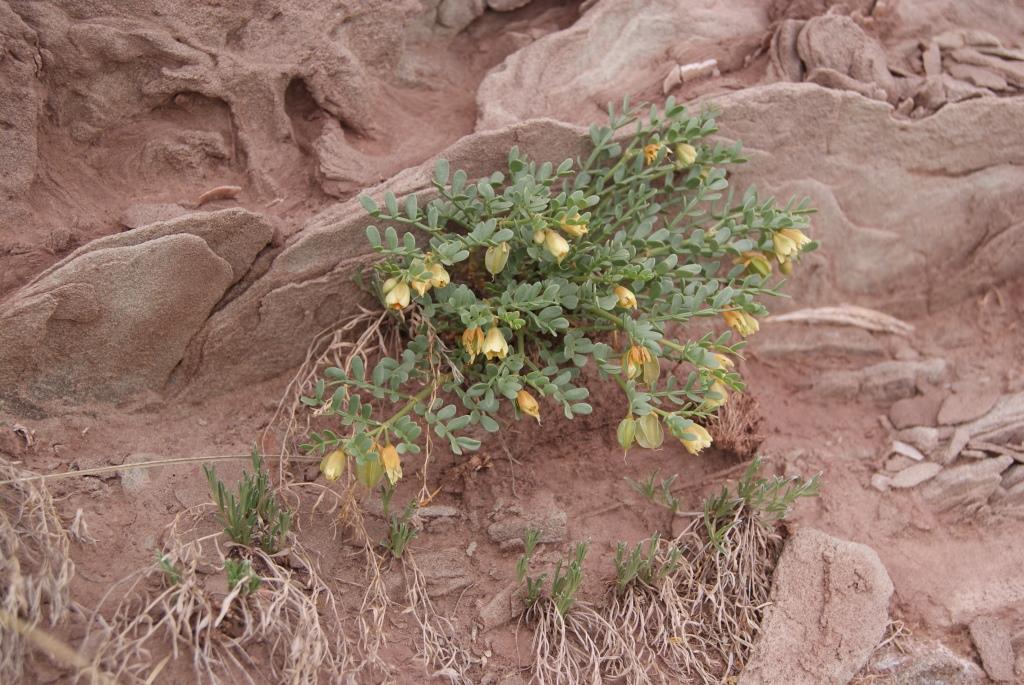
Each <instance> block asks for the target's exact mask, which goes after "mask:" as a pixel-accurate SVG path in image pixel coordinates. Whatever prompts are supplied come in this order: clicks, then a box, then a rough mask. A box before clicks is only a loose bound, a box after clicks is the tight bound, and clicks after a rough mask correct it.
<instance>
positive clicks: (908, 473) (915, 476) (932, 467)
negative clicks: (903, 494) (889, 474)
mask: <svg viewBox="0 0 1024 685" xmlns="http://www.w3.org/2000/svg"><path fill="white" fill-rule="evenodd" d="M940 471H942V465H941V464H935V463H932V462H928V461H926V462H924V463H921V464H914V465H913V466H911V467H909V468H906V469H903V470H902V471H900V472H899V473H897V474H896V475H895V476H893V478H892V487H894V488H913V487H916V486H918V485H920V484H921V483H923V482H925V481H926V480H930V479H931V478H933V477H935V476H936V475H937V474H938V473H939V472H940Z"/></svg>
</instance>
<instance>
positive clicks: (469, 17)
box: [437, 0, 484, 31]
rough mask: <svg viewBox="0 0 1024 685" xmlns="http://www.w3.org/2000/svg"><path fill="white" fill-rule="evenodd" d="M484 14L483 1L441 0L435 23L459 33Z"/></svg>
mask: <svg viewBox="0 0 1024 685" xmlns="http://www.w3.org/2000/svg"><path fill="white" fill-rule="evenodd" d="M483 13H484V0H441V4H440V5H438V7H437V23H439V24H440V25H441V26H444V27H446V28H450V29H453V30H454V31H461V30H462V29H464V28H466V27H467V26H469V25H470V24H472V23H473V21H474V20H475V19H476V18H477V17H479V16H480V15H481V14H483Z"/></svg>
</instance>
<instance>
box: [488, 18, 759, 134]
mask: <svg viewBox="0 0 1024 685" xmlns="http://www.w3.org/2000/svg"><path fill="white" fill-rule="evenodd" d="M767 29H768V17H767V16H766V14H765V12H764V7H763V3H761V2H759V0H719V1H718V2H715V3H711V4H707V3H679V2H675V1H674V0H616V1H615V2H599V3H596V4H594V5H593V6H592V7H590V9H588V10H587V11H586V12H585V13H583V15H582V16H580V18H579V19H577V20H576V21H575V22H574V23H573V24H572V25H571V26H569V27H568V28H565V29H563V30H561V31H557V32H555V33H552V34H549V35H547V36H544V37H542V38H540V39H539V40H537V41H535V42H533V43H531V44H530V45H528V46H526V47H524V48H523V49H521V50H519V51H517V52H514V53H512V54H511V55H509V56H508V57H507V58H505V61H504V62H503V63H502V64H501V65H500V66H498V67H497V68H495V69H493V70H491V72H490V73H488V74H487V76H486V77H485V78H484V79H483V81H482V82H481V84H480V87H479V88H478V90H477V104H478V110H479V115H478V119H477V130H486V129H494V128H498V127H500V126H505V125H508V124H511V123H514V122H517V121H522V120H526V119H529V118H531V117H542V116H543V117H548V116H550V117H555V118H559V119H562V120H564V121H571V122H574V123H579V124H586V123H589V122H590V121H592V120H597V118H601V117H602V114H601V112H602V110H603V109H604V106H605V104H606V103H607V102H608V101H609V98H611V99H613V100H619V99H621V95H622V94H624V93H625V92H626V91H627V87H624V84H627V83H631V82H633V81H632V79H634V78H635V77H640V76H641V75H647V74H651V73H656V74H664V73H668V69H669V67H671V66H672V65H676V64H687V63H690V62H694V61H700V60H706V59H709V58H714V59H717V60H718V62H719V65H720V66H721V68H722V70H723V71H727V70H730V69H732V68H739V67H740V66H742V63H743V57H744V55H745V54H747V53H748V52H749V51H750V50H751V49H753V47H754V46H755V44H757V43H759V42H760V39H761V38H760V37H761V36H762V35H763V34H764V33H766V32H767ZM523 92H528V93H530V97H521V96H520V95H517V93H523ZM611 93H615V95H614V96H611V95H610V94H611Z"/></svg>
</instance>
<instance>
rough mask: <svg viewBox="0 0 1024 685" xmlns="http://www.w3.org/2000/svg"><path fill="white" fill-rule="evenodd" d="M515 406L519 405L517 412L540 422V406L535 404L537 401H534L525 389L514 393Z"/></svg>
mask: <svg viewBox="0 0 1024 685" xmlns="http://www.w3.org/2000/svg"><path fill="white" fill-rule="evenodd" d="M516 404H517V405H519V411H521V412H523V413H524V414H526V415H527V416H532V417H533V418H535V419H537V422H538V423H539V422H540V406H539V405H538V404H537V400H536V399H534V397H533V395H531V394H530V393H529V392H528V391H527V390H526V389H525V388H524V389H523V390H520V391H519V392H518V393H516Z"/></svg>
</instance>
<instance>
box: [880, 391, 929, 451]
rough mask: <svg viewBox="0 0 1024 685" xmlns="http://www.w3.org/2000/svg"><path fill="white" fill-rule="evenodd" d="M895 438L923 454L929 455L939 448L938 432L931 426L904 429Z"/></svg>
mask: <svg viewBox="0 0 1024 685" xmlns="http://www.w3.org/2000/svg"><path fill="white" fill-rule="evenodd" d="M901 401H903V400H901ZM891 418H892V417H890V419H891ZM896 438H897V439H899V440H900V442H904V443H906V444H908V445H913V446H914V447H916V448H917V449H918V450H920V451H921V452H922V453H924V454H931V453H932V452H934V451H935V450H936V449H938V447H939V430H938V429H937V428H933V427H931V426H914V427H912V428H904V429H903V430H901V431H899V432H898V433H896Z"/></svg>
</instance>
